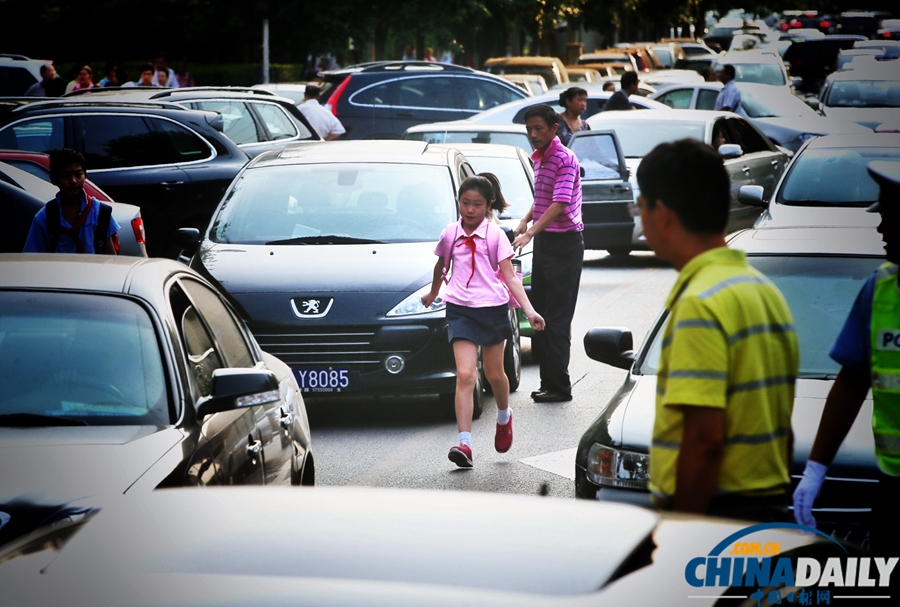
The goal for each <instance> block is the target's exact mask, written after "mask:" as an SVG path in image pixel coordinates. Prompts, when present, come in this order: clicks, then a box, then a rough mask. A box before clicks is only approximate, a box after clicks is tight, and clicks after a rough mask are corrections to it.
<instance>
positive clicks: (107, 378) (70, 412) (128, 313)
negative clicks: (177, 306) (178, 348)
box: [0, 291, 170, 426]
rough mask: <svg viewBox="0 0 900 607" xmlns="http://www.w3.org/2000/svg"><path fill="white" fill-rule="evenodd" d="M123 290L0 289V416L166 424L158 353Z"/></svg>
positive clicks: (149, 326) (144, 318)
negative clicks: (121, 294) (113, 293)
mask: <svg viewBox="0 0 900 607" xmlns="http://www.w3.org/2000/svg"><path fill="white" fill-rule="evenodd" d="M159 343H160V340H158V338H157V334H156V329H155V328H154V324H153V321H152V320H151V318H150V315H149V314H148V313H147V311H146V310H145V309H144V308H143V307H142V306H141V305H140V304H138V303H136V302H134V301H132V300H130V299H126V298H124V297H115V296H111V295H96V294H86V293H67V292H37V291H31V292H16V291H2V292H0V415H8V414H16V413H29V414H36V415H42V416H48V417H59V418H71V419H78V420H82V421H84V422H85V423H86V424H88V425H90V426H96V425H143V424H147V425H162V424H168V423H170V410H169V396H168V391H167V383H166V374H165V365H164V362H163V354H162V352H161V351H160V348H159Z"/></svg>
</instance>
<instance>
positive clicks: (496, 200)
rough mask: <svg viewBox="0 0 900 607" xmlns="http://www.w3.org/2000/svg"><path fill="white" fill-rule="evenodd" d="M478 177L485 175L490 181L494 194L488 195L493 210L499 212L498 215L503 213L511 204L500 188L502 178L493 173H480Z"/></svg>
mask: <svg viewBox="0 0 900 607" xmlns="http://www.w3.org/2000/svg"><path fill="white" fill-rule="evenodd" d="M478 177H483V178H485V179H487V180H488V181H489V182H490V184H491V190H492V194H493V196H490V197H487V199H488V201H489V202H488V204H489V205H490V209H491V210H492V211H494V212H495V213H497V215H498V216H499V215H501V214H502V213H503V211H505V210H506V208H507V207H508V206H509V204H508V203H507V202H506V199H505V198H503V192H502V191H501V190H500V180H499V179H497V176H496V175H494V174H493V173H478Z"/></svg>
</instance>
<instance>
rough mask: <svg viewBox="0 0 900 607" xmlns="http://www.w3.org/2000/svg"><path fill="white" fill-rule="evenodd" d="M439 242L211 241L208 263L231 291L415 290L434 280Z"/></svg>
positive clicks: (201, 255)
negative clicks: (261, 243) (364, 243)
mask: <svg viewBox="0 0 900 607" xmlns="http://www.w3.org/2000/svg"><path fill="white" fill-rule="evenodd" d="M435 246H437V242H436V241H434V242H413V243H396V244H368V245H361V244H353V245H305V246H291V245H273V246H267V245H234V244H217V243H213V242H209V241H207V242H205V243H204V244H203V246H202V248H201V249H200V251H199V252H198V259H199V261H200V262H201V263H202V265H203V269H204V270H205V271H206V272H208V273H209V274H210V275H211V276H212V278H213V279H215V281H216V282H218V283H219V284H220V285H221V286H222V288H223V289H225V290H226V291H228V292H229V293H230V294H231V295H238V294H241V293H285V292H297V291H303V292H317V293H322V292H366V291H377V292H402V293H411V292H413V291H415V290H416V289H419V288H421V287H423V286H424V285H426V284H428V283H429V282H431V278H432V272H433V270H434V263H435V261H436V259H437V258H436V257H435V256H434V248H435Z"/></svg>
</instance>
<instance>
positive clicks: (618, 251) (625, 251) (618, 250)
mask: <svg viewBox="0 0 900 607" xmlns="http://www.w3.org/2000/svg"><path fill="white" fill-rule="evenodd" d="M606 252H607V253H609V255H610V257H628V256H629V255H631V248H630V247H613V248H611V249H606Z"/></svg>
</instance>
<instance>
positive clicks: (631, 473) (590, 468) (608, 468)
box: [586, 443, 650, 491]
mask: <svg viewBox="0 0 900 607" xmlns="http://www.w3.org/2000/svg"><path fill="white" fill-rule="evenodd" d="M586 468H587V476H588V479H590V481H591V482H592V483H594V484H595V485H602V486H606V487H619V488H622V489H641V490H643V491H647V486H648V484H649V482H650V456H649V455H647V454H646V453H638V452H636V451H626V450H624V449H615V448H613V447H609V446H607V445H601V444H599V443H594V444H593V445H591V448H590V450H589V451H588V457H587V466H586Z"/></svg>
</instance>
